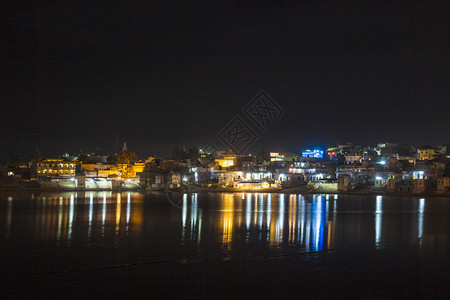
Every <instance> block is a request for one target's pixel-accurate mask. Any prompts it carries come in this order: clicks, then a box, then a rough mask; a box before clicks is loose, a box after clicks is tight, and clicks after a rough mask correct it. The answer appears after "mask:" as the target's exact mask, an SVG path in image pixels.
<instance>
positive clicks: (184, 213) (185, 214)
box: [181, 194, 187, 241]
mask: <svg viewBox="0 0 450 300" xmlns="http://www.w3.org/2000/svg"><path fill="white" fill-rule="evenodd" d="M186 219H187V194H183V207H182V215H181V220H182V222H183V229H182V232H181V239H182V240H183V241H184V235H185V233H186Z"/></svg>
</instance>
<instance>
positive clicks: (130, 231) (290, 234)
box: [0, 191, 429, 252]
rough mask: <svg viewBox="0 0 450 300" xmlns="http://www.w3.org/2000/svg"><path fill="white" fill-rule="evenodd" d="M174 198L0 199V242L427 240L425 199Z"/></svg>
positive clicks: (229, 245) (305, 245) (329, 243)
mask: <svg viewBox="0 0 450 300" xmlns="http://www.w3.org/2000/svg"><path fill="white" fill-rule="evenodd" d="M180 197H181V198H180V199H182V201H180V207H179V208H180V209H177V208H174V207H172V206H170V205H169V203H168V202H167V201H165V200H164V199H165V198H164V195H163V194H142V193H134V192H122V193H116V192H110V191H108V192H85V193H80V192H64V193H54V194H51V195H50V196H49V195H48V194H47V195H45V196H35V195H32V197H30V198H29V199H24V198H23V197H22V198H21V197H14V196H7V197H4V198H3V199H2V198H0V205H3V203H4V204H5V205H4V206H2V207H4V209H2V210H3V213H1V214H0V221H2V222H1V223H2V224H3V225H1V227H0V237H5V238H6V239H9V238H14V237H18V236H20V235H21V234H24V233H25V232H28V231H29V230H32V232H33V236H32V237H33V238H34V239H35V240H56V241H58V245H61V243H60V242H64V241H67V242H71V241H72V240H74V239H75V240H77V242H78V243H79V244H83V243H85V244H86V245H87V244H89V245H90V244H91V243H94V244H95V243H100V242H99V239H102V238H105V239H107V238H115V239H116V240H115V243H116V244H120V243H127V242H128V240H127V238H126V236H131V237H133V238H134V239H135V240H141V241H143V242H144V243H147V244H149V245H150V244H155V245H158V244H159V243H165V244H167V245H169V246H168V247H172V248H176V247H191V246H192V247H193V246H195V247H196V248H197V249H201V248H202V247H205V248H208V247H212V245H214V244H215V243H219V244H220V245H221V246H222V249H225V250H226V251H230V250H234V249H239V248H241V249H242V247H243V244H245V245H255V244H258V245H264V246H265V247H273V248H275V249H276V248H279V247H295V248H296V249H298V250H300V251H305V252H309V251H321V250H326V249H335V248H342V247H347V246H352V245H357V246H360V245H365V246H374V247H384V246H386V245H390V244H393V243H394V244H395V243H397V242H399V243H400V242H410V243H414V242H418V243H419V246H421V245H422V243H423V241H424V239H426V236H427V231H426V230H425V227H426V222H425V221H426V219H425V215H426V213H427V212H428V210H429V208H428V201H429V200H428V199H425V198H420V199H417V198H413V197H411V198H409V199H407V201H406V202H405V203H406V204H402V206H400V207H397V206H398V205H399V204H398V203H399V202H398V201H396V199H395V198H390V199H389V198H386V197H383V196H367V198H361V197H360V198H357V197H353V198H352V197H343V198H341V197H338V196H337V195H300V194H270V193H239V194H237V193H236V194H233V193H223V194H197V193H192V194H182V195H180ZM125 199H126V201H125ZM19 200H20V202H19ZM24 200H26V201H29V202H26V201H24ZM27 203H28V204H27ZM31 204H33V205H31ZM16 205H21V209H17V208H16ZM27 205H28V206H27ZM22 221H23V224H21V223H20V222H22ZM405 233H406V234H405ZM174 237H176V238H174ZM180 238H181V239H180Z"/></svg>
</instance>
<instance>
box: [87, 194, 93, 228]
mask: <svg viewBox="0 0 450 300" xmlns="http://www.w3.org/2000/svg"><path fill="white" fill-rule="evenodd" d="M93 215H94V195H93V194H92V193H90V195H89V233H88V236H89V237H91V233H92V217H93Z"/></svg>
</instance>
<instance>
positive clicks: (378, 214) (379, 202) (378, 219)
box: [375, 195, 383, 246]
mask: <svg viewBox="0 0 450 300" xmlns="http://www.w3.org/2000/svg"><path fill="white" fill-rule="evenodd" d="M382 215H383V196H380V195H379V196H377V199H376V208H375V245H376V246H380V243H381V230H382Z"/></svg>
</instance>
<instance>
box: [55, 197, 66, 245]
mask: <svg viewBox="0 0 450 300" xmlns="http://www.w3.org/2000/svg"><path fill="white" fill-rule="evenodd" d="M63 201H64V200H63V197H59V202H58V207H59V208H58V232H57V233H56V239H57V240H58V241H59V240H60V239H61V229H62V228H61V227H62V218H63V204H64V202H63Z"/></svg>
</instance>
